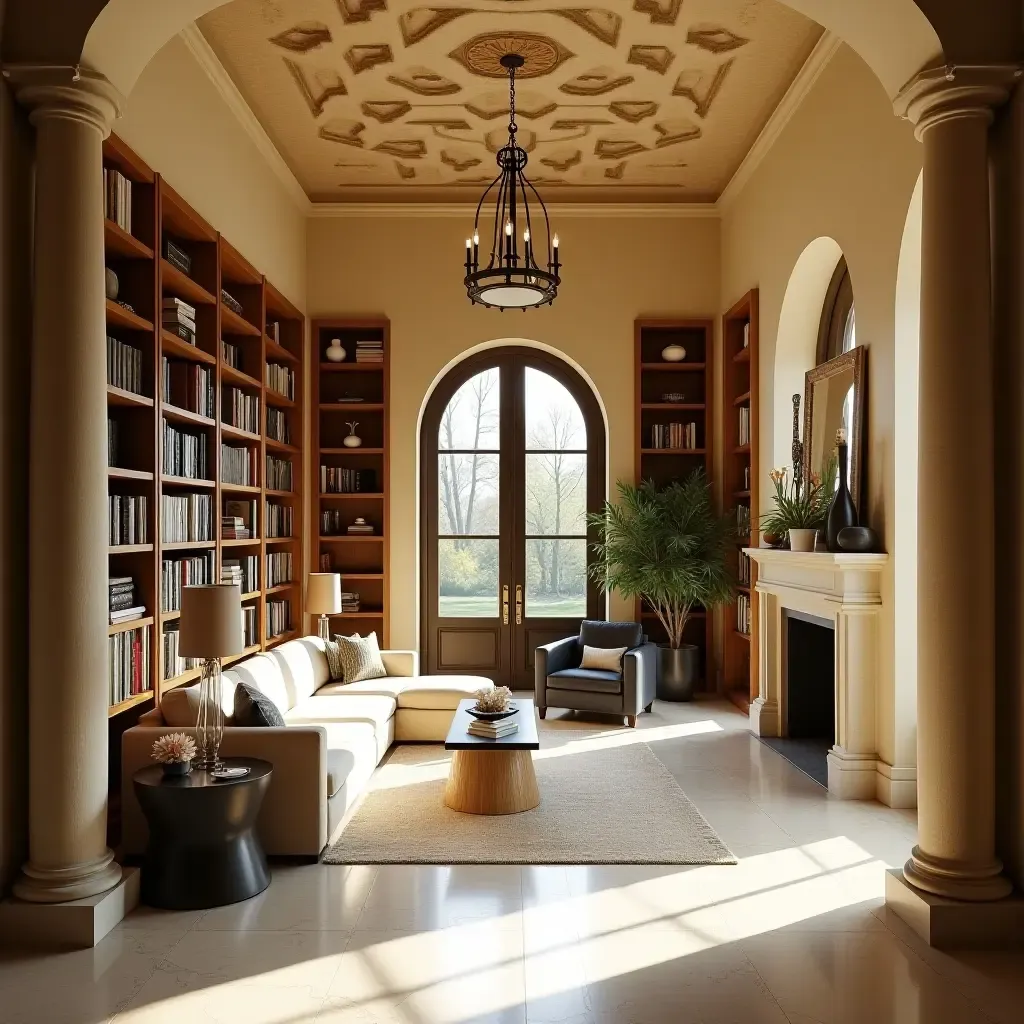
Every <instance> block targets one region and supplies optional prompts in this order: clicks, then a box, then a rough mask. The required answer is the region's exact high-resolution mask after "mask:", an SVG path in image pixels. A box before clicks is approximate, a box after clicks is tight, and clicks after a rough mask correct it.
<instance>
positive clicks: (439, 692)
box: [398, 676, 494, 711]
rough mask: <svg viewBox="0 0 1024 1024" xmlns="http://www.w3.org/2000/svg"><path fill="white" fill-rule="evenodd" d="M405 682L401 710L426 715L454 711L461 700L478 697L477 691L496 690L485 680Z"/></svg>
mask: <svg viewBox="0 0 1024 1024" xmlns="http://www.w3.org/2000/svg"><path fill="white" fill-rule="evenodd" d="M403 682H404V683H405V685H404V686H403V687H402V689H401V691H400V692H399V694H398V706H399V707H400V708H419V709H420V710H423V711H454V710H455V709H456V708H457V707H458V706H459V701H460V700H466V699H467V698H468V697H473V696H475V695H476V691H477V690H493V689H494V683H492V682H491V680H490V679H485V678H484V677H483V676H416V677H415V678H413V679H405V680H403Z"/></svg>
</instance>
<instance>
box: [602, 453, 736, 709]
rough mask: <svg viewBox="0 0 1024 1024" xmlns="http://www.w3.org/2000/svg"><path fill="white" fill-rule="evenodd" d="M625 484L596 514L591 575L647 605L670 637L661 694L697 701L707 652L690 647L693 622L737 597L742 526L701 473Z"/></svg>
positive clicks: (664, 651)
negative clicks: (735, 569)
mask: <svg viewBox="0 0 1024 1024" xmlns="http://www.w3.org/2000/svg"><path fill="white" fill-rule="evenodd" d="M617 486H618V492H619V500H618V502H617V503H612V502H610V501H609V502H605V505H604V508H603V509H602V510H601V511H600V512H596V513H593V514H592V515H590V516H588V520H589V524H590V526H591V528H592V529H593V531H594V533H595V534H596V538H597V539H596V541H595V542H594V544H593V545H592V548H593V551H594V553H595V554H596V556H597V557H596V558H595V560H594V561H593V563H592V564H591V567H590V574H591V577H592V578H593V580H594V581H595V582H596V583H598V584H599V585H600V586H601V587H602V588H603V589H604V590H606V591H608V590H616V591H618V592H619V593H620V594H621V595H622V596H623V597H625V598H632V599H634V600H635V599H637V598H641V599H642V600H644V601H646V602H647V604H648V605H649V606H650V607H651V609H652V610H653V611H654V613H655V615H657V617H658V621H659V622H660V623H661V624H662V626H663V627H664V628H665V633H666V635H667V637H668V643H667V645H663V646H662V647H661V650H660V654H659V669H660V671H659V675H658V696H659V697H661V698H662V699H664V700H690V699H691V698H692V696H693V687H694V684H695V682H696V681H697V678H698V676H699V674H700V649H699V648H698V647H696V646H694V645H693V644H687V643H684V641H683V637H684V635H685V632H686V624H687V621H688V620H689V618H690V615H691V613H692V612H693V611H694V609H700V608H704V609H708V610H710V609H711V608H712V607H714V606H715V605H717V604H722V603H723V602H725V601H727V600H728V599H729V598H730V596H731V595H732V592H733V580H732V577H731V575H730V572H729V568H728V565H729V560H728V555H729V549H730V545H731V543H732V541H733V539H734V537H735V532H736V528H735V524H734V523H733V521H732V517H731V516H728V515H726V516H720V515H718V513H717V512H716V511H715V508H714V503H713V500H712V497H711V487H710V485H709V483H708V479H707V477H706V476H705V475H704V473H703V471H701V470H697V471H696V472H695V473H693V474H691V476H689V477H688V478H687V479H686V480H685V481H683V482H682V483H679V482H675V483H672V484H669V485H668V486H667V487H664V488H661V489H659V488H658V487H656V486H655V485H654V483H653V482H651V481H649V480H648V481H644V482H643V483H642V484H639V485H635V484H629V483H623V482H622V481H621V480H620V481H619V483H618V485H617Z"/></svg>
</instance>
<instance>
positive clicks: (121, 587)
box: [109, 576, 146, 626]
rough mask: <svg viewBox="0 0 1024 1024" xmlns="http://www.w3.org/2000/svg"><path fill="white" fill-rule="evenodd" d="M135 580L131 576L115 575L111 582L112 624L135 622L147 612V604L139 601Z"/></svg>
mask: <svg viewBox="0 0 1024 1024" xmlns="http://www.w3.org/2000/svg"><path fill="white" fill-rule="evenodd" d="M138 600H139V598H138V596H137V594H136V592H135V580H134V579H133V578H132V577H131V576H115V577H113V578H112V579H111V580H110V582H109V603H110V624H111V625H112V626H116V625H119V624H120V623H122V622H134V621H135V619H141V618H142V616H143V615H145V614H146V606H145V605H144V604H139V603H138Z"/></svg>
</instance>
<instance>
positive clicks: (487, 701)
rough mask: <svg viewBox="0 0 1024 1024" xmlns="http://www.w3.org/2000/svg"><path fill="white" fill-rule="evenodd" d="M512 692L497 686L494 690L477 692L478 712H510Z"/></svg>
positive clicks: (504, 687) (505, 687)
mask: <svg viewBox="0 0 1024 1024" xmlns="http://www.w3.org/2000/svg"><path fill="white" fill-rule="evenodd" d="M511 699H512V691H511V690H510V689H509V688H508V687H507V686H496V687H495V688H494V689H493V690H477V691H476V710H477V711H486V712H489V713H492V714H494V713H497V712H501V711H507V710H508V702H509V701H510V700H511Z"/></svg>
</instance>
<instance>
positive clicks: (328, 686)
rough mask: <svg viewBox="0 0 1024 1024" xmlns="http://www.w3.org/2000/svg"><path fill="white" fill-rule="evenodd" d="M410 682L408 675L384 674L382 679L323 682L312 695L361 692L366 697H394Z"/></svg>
mask: <svg viewBox="0 0 1024 1024" xmlns="http://www.w3.org/2000/svg"><path fill="white" fill-rule="evenodd" d="M409 682H410V679H409V677H408V676H384V678H383V679H360V680H359V682H358V683H341V682H337V683H336V682H330V683H325V684H324V685H323V686H321V687H320V689H319V690H317V691H316V693H315V694H313V696H314V697H335V696H338V695H344V694H363V695H364V696H368V697H395V698H397V697H398V695H399V694H400V693H401V692H402V688H403V687H405V686H407V685H408V684H409Z"/></svg>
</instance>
